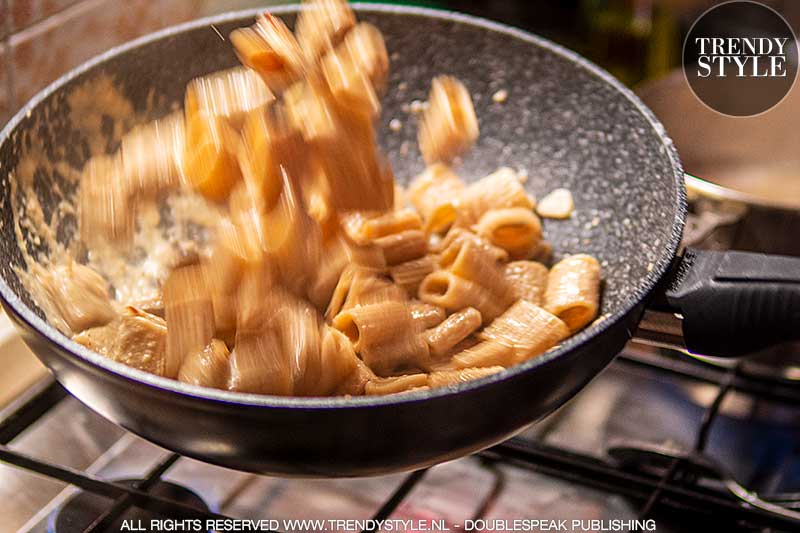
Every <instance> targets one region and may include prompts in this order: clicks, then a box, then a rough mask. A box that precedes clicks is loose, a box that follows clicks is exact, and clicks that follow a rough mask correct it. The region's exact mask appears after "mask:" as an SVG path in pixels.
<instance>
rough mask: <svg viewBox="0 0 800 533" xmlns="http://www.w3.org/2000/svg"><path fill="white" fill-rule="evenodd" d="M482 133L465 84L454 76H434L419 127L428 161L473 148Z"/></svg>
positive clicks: (430, 162) (434, 161)
mask: <svg viewBox="0 0 800 533" xmlns="http://www.w3.org/2000/svg"><path fill="white" fill-rule="evenodd" d="M478 133H479V132H478V118H477V117H476V116H475V109H474V108H473V106H472V97H471V96H470V94H469V91H468V90H467V88H466V87H465V86H464V84H463V83H461V82H460V81H458V80H457V79H455V78H453V77H451V76H437V77H436V78H434V79H433V82H431V91H430V94H429V95H428V108H427V109H426V110H425V111H424V113H423V114H422V121H421V122H420V129H419V147H420V150H421V151H422V156H423V157H424V158H425V161H426V162H427V163H428V164H432V163H437V162H443V163H446V162H449V161H452V160H453V158H455V157H456V156H458V155H461V154H462V153H464V152H466V151H467V150H468V149H469V148H470V147H472V145H473V144H474V143H475V141H476V140H477V139H478Z"/></svg>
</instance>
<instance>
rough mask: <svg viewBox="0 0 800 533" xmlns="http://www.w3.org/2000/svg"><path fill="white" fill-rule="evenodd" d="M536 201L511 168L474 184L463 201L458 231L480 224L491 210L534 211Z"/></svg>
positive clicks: (466, 191) (460, 207)
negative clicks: (516, 209) (520, 208)
mask: <svg viewBox="0 0 800 533" xmlns="http://www.w3.org/2000/svg"><path fill="white" fill-rule="evenodd" d="M533 206H534V201H533V198H531V197H530V196H529V195H528V193H527V192H525V188H524V187H523V186H522V183H521V182H520V178H519V175H518V174H517V173H516V172H515V171H513V170H512V169H510V168H508V167H501V168H499V169H497V170H496V171H495V172H493V173H492V174H489V175H488V176H485V177H483V178H481V179H479V180H478V181H475V182H473V183H471V184H470V185H469V186H468V187H467V188H466V189H465V190H464V192H463V193H462V194H461V197H460V199H459V209H458V217H457V218H456V221H455V226H457V227H470V226H472V225H473V224H476V223H477V222H478V221H479V220H480V219H481V217H482V216H483V214H484V213H486V212H487V211H489V210H490V209H503V208H507V207H523V208H525V209H533Z"/></svg>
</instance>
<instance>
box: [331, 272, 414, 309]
mask: <svg viewBox="0 0 800 533" xmlns="http://www.w3.org/2000/svg"><path fill="white" fill-rule="evenodd" d="M407 300H408V294H407V293H406V291H405V290H403V288H402V287H399V286H398V285H396V284H394V283H392V281H391V280H389V279H387V278H386V277H385V276H383V275H381V274H377V273H376V272H375V271H371V270H367V269H358V268H357V269H356V271H355V274H354V275H353V281H352V282H351V284H350V290H349V291H348V293H347V298H346V299H345V301H344V304H343V305H342V309H343V310H346V309H351V308H353V307H356V306H359V305H370V304H376V303H383V302H405V301H407Z"/></svg>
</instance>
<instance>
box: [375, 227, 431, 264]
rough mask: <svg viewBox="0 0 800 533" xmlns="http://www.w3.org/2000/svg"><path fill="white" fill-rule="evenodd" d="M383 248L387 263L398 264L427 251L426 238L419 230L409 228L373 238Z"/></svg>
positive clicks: (420, 255)
mask: <svg viewBox="0 0 800 533" xmlns="http://www.w3.org/2000/svg"><path fill="white" fill-rule="evenodd" d="M374 242H375V244H376V245H377V246H378V247H379V248H380V249H381V250H383V256H384V258H385V259H386V264H387V265H390V266H391V265H398V264H400V263H405V262H406V261H411V260H412V259H418V258H420V257H422V256H423V255H425V254H426V253H427V252H428V238H427V237H426V236H425V234H424V233H423V232H422V231H420V230H415V229H409V230H405V231H401V232H400V233H393V234H391V235H386V236H385V237H379V238H377V239H375V241H374Z"/></svg>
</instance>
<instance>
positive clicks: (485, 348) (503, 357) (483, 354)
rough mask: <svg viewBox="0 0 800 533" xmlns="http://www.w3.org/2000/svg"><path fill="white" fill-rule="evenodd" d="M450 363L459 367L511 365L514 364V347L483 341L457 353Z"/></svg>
mask: <svg viewBox="0 0 800 533" xmlns="http://www.w3.org/2000/svg"><path fill="white" fill-rule="evenodd" d="M450 364H451V365H452V366H453V367H455V368H457V369H459V368H461V369H464V368H474V367H494V366H502V367H509V366H511V365H512V364H514V348H512V347H511V346H507V345H505V344H500V343H499V342H495V341H482V342H479V343H478V344H476V345H475V346H471V347H469V348H467V349H465V350H463V351H461V352H459V353H457V354H455V355H454V356H453V358H452V359H451V360H450Z"/></svg>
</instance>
